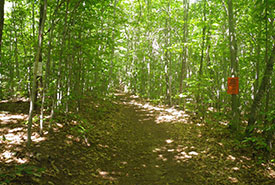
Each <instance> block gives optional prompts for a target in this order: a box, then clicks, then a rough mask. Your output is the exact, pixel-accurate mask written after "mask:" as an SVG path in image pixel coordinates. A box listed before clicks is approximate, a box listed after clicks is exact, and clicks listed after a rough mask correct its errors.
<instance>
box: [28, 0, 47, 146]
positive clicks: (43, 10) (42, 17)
mask: <svg viewBox="0 0 275 185" xmlns="http://www.w3.org/2000/svg"><path fill="white" fill-rule="evenodd" d="M40 3H41V7H40V20H39V32H38V47H37V51H36V55H35V61H34V70H33V79H32V92H31V97H30V110H29V119H28V139H27V145H28V146H30V145H31V128H32V117H33V110H34V99H35V91H36V83H37V82H36V80H37V79H36V78H37V69H38V61H39V58H40V53H41V46H42V35H43V30H44V24H45V20H46V13H47V0H44V2H43V3H42V0H41V2H40Z"/></svg>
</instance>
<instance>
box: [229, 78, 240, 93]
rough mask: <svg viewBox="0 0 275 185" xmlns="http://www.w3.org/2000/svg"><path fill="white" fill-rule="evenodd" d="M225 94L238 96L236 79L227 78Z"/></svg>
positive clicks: (237, 81) (237, 79) (237, 80)
mask: <svg viewBox="0 0 275 185" xmlns="http://www.w3.org/2000/svg"><path fill="white" fill-rule="evenodd" d="M227 94H239V78H238V77H229V78H228V79H227Z"/></svg>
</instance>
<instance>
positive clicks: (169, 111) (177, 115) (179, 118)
mask: <svg viewBox="0 0 275 185" xmlns="http://www.w3.org/2000/svg"><path fill="white" fill-rule="evenodd" d="M125 104H127V103H126V102H125ZM129 104H131V105H136V106H138V107H140V108H142V109H145V110H146V111H148V112H150V113H155V112H157V113H158V115H157V117H156V119H155V122H156V123H157V124H159V123H165V122H169V123H176V122H182V123H186V124H187V123H190V122H189V120H188V118H190V115H189V114H187V113H186V112H185V111H182V110H177V109H175V108H166V107H165V106H154V105H151V104H149V103H140V102H137V101H136V100H132V101H130V102H129Z"/></svg>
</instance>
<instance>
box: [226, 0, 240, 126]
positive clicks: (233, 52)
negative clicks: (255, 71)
mask: <svg viewBox="0 0 275 185" xmlns="http://www.w3.org/2000/svg"><path fill="white" fill-rule="evenodd" d="M228 23H229V46H230V60H231V76H232V77H237V75H238V61H237V41H236V37H235V27H234V26H235V25H234V16H233V4H232V0H228ZM231 109H232V120H231V129H232V130H233V131H238V130H239V127H240V125H239V122H240V118H239V117H240V115H239V108H238V95H236V94H232V97H231Z"/></svg>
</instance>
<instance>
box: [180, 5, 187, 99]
mask: <svg viewBox="0 0 275 185" xmlns="http://www.w3.org/2000/svg"><path fill="white" fill-rule="evenodd" d="M183 7H184V26H183V51H182V62H181V75H180V89H179V92H180V94H181V93H182V91H183V88H184V86H185V85H184V83H183V81H184V80H185V78H186V70H187V69H186V63H187V54H188V46H187V40H188V12H189V0H183Z"/></svg>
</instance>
